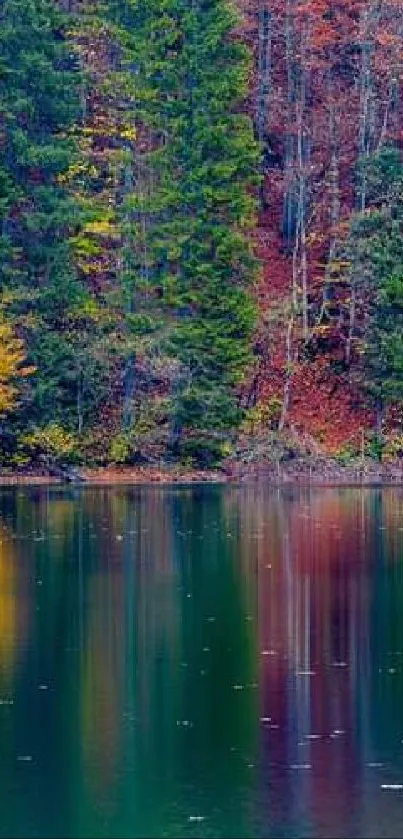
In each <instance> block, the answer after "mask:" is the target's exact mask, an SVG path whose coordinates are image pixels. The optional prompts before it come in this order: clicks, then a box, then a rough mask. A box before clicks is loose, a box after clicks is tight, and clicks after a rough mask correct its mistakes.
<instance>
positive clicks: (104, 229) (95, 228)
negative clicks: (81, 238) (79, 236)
mask: <svg viewBox="0 0 403 839" xmlns="http://www.w3.org/2000/svg"><path fill="white" fill-rule="evenodd" d="M84 233H87V234H93V235H94V236H107V237H108V238H110V239H117V238H119V231H118V228H117V226H116V224H114V223H113V222H112V221H110V219H97V220H95V221H91V222H88V224H86V225H85V227H84Z"/></svg>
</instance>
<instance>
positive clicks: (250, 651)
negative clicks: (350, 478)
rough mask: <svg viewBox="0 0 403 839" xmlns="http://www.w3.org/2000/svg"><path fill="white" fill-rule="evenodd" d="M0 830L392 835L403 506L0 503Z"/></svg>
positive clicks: (139, 492)
mask: <svg viewBox="0 0 403 839" xmlns="http://www.w3.org/2000/svg"><path fill="white" fill-rule="evenodd" d="M0 790H1V793H0V835H1V836H4V837H6V836H7V837H9V836H10V837H26V838H27V839H30V837H73V838H74V839H76V838H77V837H174V836H175V837H176V836H178V837H212V839H213V837H228V838H230V837H240V839H241V838H242V837H245V838H246V839H248V837H251V839H252V838H253V839H254V837H262V839H263V837H347V836H349V837H375V836H385V837H403V491H400V490H398V489H391V490H389V489H385V490H383V491H382V490H376V489H373V490H371V489H366V490H363V491H361V490H356V489H312V490H309V489H283V490H275V489H269V488H266V487H259V486H253V487H239V488H238V487H219V486H200V487H198V486H194V487H191V488H187V487H183V488H181V487H175V488H166V487H161V488H159V487H150V488H147V487H142V488H139V487H118V488H116V487H115V488H84V489H80V488H79V489H75V488H68V489H61V488H57V487H55V488H50V489H48V488H45V489H44V488H12V489H9V488H3V489H1V490H0Z"/></svg>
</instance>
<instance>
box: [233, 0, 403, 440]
mask: <svg viewBox="0 0 403 839" xmlns="http://www.w3.org/2000/svg"><path fill="white" fill-rule="evenodd" d="M238 2H239V5H240V7H241V11H242V13H243V19H244V38H245V40H246V41H247V42H248V43H249V45H250V46H251V47H252V50H253V52H254V55H255V61H256V74H255V79H254V81H255V85H254V89H253V95H252V97H251V103H250V107H251V113H252V114H253V116H254V117H256V110H257V108H258V99H259V94H258V89H259V81H260V82H261V81H262V79H261V76H260V78H259V69H258V66H259V55H258V53H259V30H258V27H259V16H260V20H261V19H262V11H264V10H266V13H267V12H268V13H269V17H270V24H269V35H268V37H269V40H270V50H269V54H270V59H269V60H270V69H269V71H268V72H267V71H266V85H267V87H268V91H269V92H268V93H267V94H266V100H265V105H264V109H265V113H264V136H263V140H264V144H265V148H266V151H267V150H268V151H269V154H268V155H266V158H265V160H266V163H265V182H264V189H263V193H264V205H265V206H264V209H262V211H261V213H260V217H259V224H258V228H257V230H256V233H255V237H256V247H257V252H258V254H259V256H260V258H261V260H262V266H263V267H262V279H261V283H260V286H259V289H258V299H259V303H260V308H261V312H262V321H261V326H260V334H259V346H260V347H264V350H263V355H262V358H261V363H260V368H259V369H260V374H259V382H258V387H257V396H258V399H259V400H261V401H263V402H266V401H267V400H270V399H272V398H273V397H276V398H277V399H278V398H280V399H282V398H283V392H284V383H285V380H286V376H287V357H286V340H285V334H286V328H287V314H286V312H287V307H288V309H289V306H290V300H291V289H292V254H291V253H290V250H291V251H292V247H293V243H292V242H291V245H290V242H288V243H287V242H286V241H285V238H284V235H283V232H282V230H281V226H282V216H283V206H284V201H285V196H286V194H287V191H288V190H289V189H290V185H291V187H293V188H294V189H295V188H297V187H298V178H300V177H301V172H302V170H301V168H300V169H299V170H298V154H297V130H298V114H300V125H299V128H300V133H301V135H302V137H303V142H304V143H305V145H306V148H307V149H308V151H307V152H306V151H305V152H304V154H305V157H304V164H303V172H302V176H303V178H304V188H305V189H306V193H307V218H306V227H307V240H306V241H307V262H308V272H307V273H308V309H309V326H310V331H311V335H313V336H314V339H315V340H314V341H313V344H314V347H315V351H314V352H312V351H311V352H310V353H309V360H308V358H307V353H306V346H304V342H303V341H302V332H301V325H300V324H298V325H297V327H296V329H294V332H293V341H294V346H293V353H294V351H295V348H296V352H295V356H293V357H295V363H294V372H293V376H292V390H291V401H290V407H289V411H288V415H287V419H288V422H289V423H290V424H292V425H293V426H294V427H296V428H297V429H299V430H301V432H308V433H310V434H312V435H313V436H314V437H316V439H317V440H318V442H321V443H322V444H323V446H324V448H325V449H327V450H328V451H334V450H337V449H340V448H341V447H343V446H344V445H347V444H349V443H353V444H358V443H359V439H360V436H361V429H362V428H369V427H372V426H373V415H372V411H371V409H370V407H369V406H368V404H366V400H365V396H364V394H362V393H359V392H358V390H357V385H356V384H354V381H355V380H356V378H357V377H356V376H354V365H357V364H358V363H359V359H358V357H355V358H354V356H353V357H352V365H351V366H348V365H344V369H343V360H344V359H345V347H346V340H347V334H348V327H349V323H348V297H349V293H350V292H349V288H348V285H346V284H342V283H335V285H334V294H335V306H336V308H337V309H338V317H337V319H334V320H333V321H332V320H330V323H328V325H327V327H326V329H325V330H322V333H323V332H326V339H324V338H323V334H322V336H321V340H320V341H317V340H316V333H315V324H316V323H317V322H318V312H320V308H321V301H322V295H323V287H324V279H325V270H326V262H327V260H328V258H329V247H330V242H331V240H332V239H334V240H336V241H337V242H338V243H340V242H341V241H342V239H343V236H345V232H346V229H347V227H348V221H349V218H350V217H351V214H352V212H353V211H354V209H355V208H356V206H357V195H356V189H357V187H356V176H355V168H356V163H357V159H358V156H359V153H360V151H361V152H362V151H363V149H364V147H365V152H371V151H374V150H376V149H377V148H378V147H379V146H380V145H381V144H382V143H383V142H385V140H387V139H388V138H392V139H393V140H394V141H400V138H401V97H399V95H398V93H399V88H400V86H401V79H402V66H401V59H400V53H401V41H402V38H401V35H400V32H402V31H403V0H384V2H382V3H380V4H379V3H375V2H373V1H372V0H337V2H335V0H270V2H268V0H238ZM266 38H267V32H266ZM261 43H262V31H260V44H261ZM260 57H261V56H260ZM366 61H367V65H366V64H365V62H366ZM260 72H261V70H260ZM301 79H303V82H302V81H301ZM267 82H268V83H267ZM303 85H304V86H303ZM260 86H261V85H260ZM290 145H291V147H292V149H293V150H292V153H291V155H290V153H289V149H290ZM287 149H288V152H287ZM287 154H288V157H287ZM335 162H336V165H337V183H336V186H335V176H334V169H333V170H332V166H333V167H334V165H335ZM336 190H337V196H336V197H337V204H338V208H337V224H335V220H334V206H335V204H334V198H335V191H336ZM332 211H333V212H332ZM287 245H288V252H287ZM305 344H306V342H305ZM310 350H312V345H311V346H310ZM336 362H338V364H336Z"/></svg>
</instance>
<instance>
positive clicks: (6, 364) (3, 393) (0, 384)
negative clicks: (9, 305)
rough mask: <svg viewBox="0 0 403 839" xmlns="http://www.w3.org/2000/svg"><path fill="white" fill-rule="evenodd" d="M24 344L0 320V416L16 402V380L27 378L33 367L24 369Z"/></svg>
mask: <svg viewBox="0 0 403 839" xmlns="http://www.w3.org/2000/svg"><path fill="white" fill-rule="evenodd" d="M24 361H25V349H24V342H23V341H22V340H20V338H16V337H15V335H14V333H13V330H12V328H11V326H10V324H9V323H7V322H6V321H4V320H0V414H4V413H6V412H7V411H11V410H12V409H13V408H14V407H15V405H16V402H17V397H18V388H17V385H16V380H17V379H19V378H23V377H25V376H29V375H30V374H31V373H33V372H34V370H35V368H34V367H26V366H25V367H24V366H23V364H24Z"/></svg>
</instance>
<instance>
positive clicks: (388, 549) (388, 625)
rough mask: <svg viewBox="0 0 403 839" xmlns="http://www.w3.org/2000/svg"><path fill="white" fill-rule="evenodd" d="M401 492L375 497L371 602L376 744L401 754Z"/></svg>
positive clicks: (402, 643) (385, 493) (401, 762)
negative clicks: (374, 553) (373, 575)
mask: <svg viewBox="0 0 403 839" xmlns="http://www.w3.org/2000/svg"><path fill="white" fill-rule="evenodd" d="M402 510H403V508H402V498H401V495H400V493H398V492H396V491H395V492H392V491H389V492H381V491H379V492H377V493H376V494H375V493H374V495H373V496H372V522H373V541H374V543H375V544H376V571H375V577H374V585H373V595H372V603H371V654H372V669H371V682H372V683H371V695H372V700H373V704H372V707H371V730H372V734H373V743H374V746H375V747H376V748H378V749H382V750H384V751H385V752H388V751H390V750H392V751H393V753H394V754H396V756H397V755H399V756H400V757H399V763H400V765H401V766H402V765H403V758H402V757H401V741H402V737H403V717H402V708H403V538H402V537H403V532H402V528H403V514H402Z"/></svg>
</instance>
